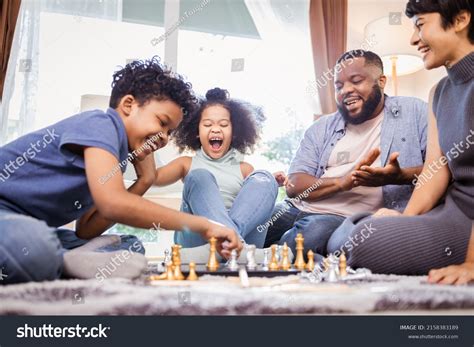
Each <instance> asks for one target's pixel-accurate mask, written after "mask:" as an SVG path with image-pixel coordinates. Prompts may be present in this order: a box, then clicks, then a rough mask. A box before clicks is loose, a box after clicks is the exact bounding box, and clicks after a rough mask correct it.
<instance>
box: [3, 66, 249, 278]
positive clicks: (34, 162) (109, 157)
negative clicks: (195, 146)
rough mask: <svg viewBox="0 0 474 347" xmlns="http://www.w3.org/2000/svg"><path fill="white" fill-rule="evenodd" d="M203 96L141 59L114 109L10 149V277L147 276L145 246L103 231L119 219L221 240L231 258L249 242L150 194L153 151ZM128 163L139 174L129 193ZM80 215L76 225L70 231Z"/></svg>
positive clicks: (6, 152) (6, 183)
mask: <svg viewBox="0 0 474 347" xmlns="http://www.w3.org/2000/svg"><path fill="white" fill-rule="evenodd" d="M196 102H197V100H196V98H195V96H194V94H193V92H192V89H191V85H190V84H189V83H186V82H185V81H184V80H183V79H182V77H181V76H179V75H176V74H173V73H172V72H171V71H170V70H168V69H167V68H165V67H164V66H163V65H161V64H160V62H159V60H158V59H156V58H152V59H150V60H146V61H135V62H132V63H130V64H128V65H127V66H125V67H124V68H123V69H121V70H120V71H117V72H116V73H115V74H114V76H113V82H112V94H111V98H110V107H109V108H108V109H107V111H106V112H103V111H100V110H93V111H87V112H82V113H80V114H77V115H74V116H72V117H69V118H66V119H64V120H62V121H60V122H58V123H56V124H53V125H50V126H48V127H46V128H44V129H40V130H37V131H35V132H32V133H29V134H27V135H24V136H22V137H20V138H18V139H16V140H14V141H12V142H10V143H8V144H7V145H5V146H3V147H1V148H0V168H2V169H3V168H5V169H4V170H3V173H2V176H1V178H0V267H1V268H2V273H4V274H5V275H6V276H7V277H5V278H4V280H3V281H2V282H0V283H18V282H28V281H44V280H54V279H57V278H59V277H60V276H67V277H75V278H92V277H97V272H98V269H100V268H103V267H106V266H107V265H108V264H111V263H112V262H113V263H114V264H115V265H116V266H115V267H114V271H113V272H112V273H111V274H110V276H116V277H127V278H133V277H137V276H138V275H140V273H141V272H142V271H143V270H144V269H146V260H145V257H144V256H143V254H141V253H144V250H143V246H142V244H141V243H140V242H139V241H138V240H137V239H136V238H134V237H131V236H122V237H119V236H116V235H106V236H100V237H99V235H101V234H102V233H103V232H104V231H105V230H107V229H108V228H110V227H111V226H112V225H113V224H114V223H123V224H126V225H130V226H134V227H139V228H152V227H153V226H154V225H160V226H161V227H162V228H165V229H178V230H180V229H188V230H192V231H193V232H196V233H198V234H199V235H200V236H201V237H202V238H204V239H209V238H210V237H216V238H217V239H218V250H219V252H220V253H221V255H223V256H224V257H228V256H229V255H230V250H232V249H234V248H237V249H240V248H241V244H240V240H239V238H238V237H237V235H236V233H235V231H233V230H232V229H230V228H228V227H224V226H222V225H219V224H217V223H215V222H212V221H211V220H209V219H207V218H203V217H197V216H192V215H190V214H185V213H182V212H178V211H175V210H172V209H169V208H166V207H164V206H161V205H158V204H155V203H152V202H150V201H148V200H146V199H144V198H143V197H142V195H143V194H144V193H145V192H146V191H147V190H148V188H149V187H150V186H151V185H152V183H153V182H154V179H155V163H154V159H153V152H154V151H156V150H158V149H160V148H162V147H164V146H165V145H166V144H167V142H168V137H169V136H170V133H171V132H172V131H173V130H174V129H176V128H177V127H178V125H179V123H180V122H181V121H182V119H183V115H186V114H187V113H191V112H193V110H194V108H195V106H196ZM128 161H131V163H132V164H133V166H134V168H135V171H136V173H137V177H138V179H137V181H136V182H135V183H134V184H133V185H132V186H131V187H130V188H128V190H127V189H126V188H125V186H124V182H123V176H122V174H123V173H124V172H125V168H126V166H127V162H128ZM74 220H76V221H77V223H76V231H75V232H74V231H70V230H66V229H61V228H60V227H61V226H62V225H65V224H67V223H69V222H71V221H74ZM124 250H127V251H128V252H127V251H125V253H124ZM120 257H121V259H118V258H120ZM124 259H125V260H124Z"/></svg>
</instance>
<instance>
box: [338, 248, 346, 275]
mask: <svg viewBox="0 0 474 347" xmlns="http://www.w3.org/2000/svg"><path fill="white" fill-rule="evenodd" d="M339 275H340V276H341V277H346V276H347V258H346V254H345V253H344V252H342V254H341V256H340V257H339Z"/></svg>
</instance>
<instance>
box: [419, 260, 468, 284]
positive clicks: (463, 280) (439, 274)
mask: <svg viewBox="0 0 474 347" xmlns="http://www.w3.org/2000/svg"><path fill="white" fill-rule="evenodd" d="M471 281H474V263H464V264H461V265H451V266H448V267H444V268H441V269H435V270H431V271H430V272H429V274H428V282H429V283H439V284H455V285H461V284H467V283H469V282H471Z"/></svg>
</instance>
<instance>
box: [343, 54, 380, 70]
mask: <svg viewBox="0 0 474 347" xmlns="http://www.w3.org/2000/svg"><path fill="white" fill-rule="evenodd" d="M355 58H364V59H365V65H374V66H376V67H378V68H379V69H380V70H381V71H382V74H383V63H382V59H381V58H380V57H379V56H378V55H377V54H375V53H374V52H371V51H365V50H363V49H355V50H352V51H349V52H346V53H344V54H343V55H341V56H340V57H339V59H337V64H341V63H342V62H344V61H347V60H353V59H355Z"/></svg>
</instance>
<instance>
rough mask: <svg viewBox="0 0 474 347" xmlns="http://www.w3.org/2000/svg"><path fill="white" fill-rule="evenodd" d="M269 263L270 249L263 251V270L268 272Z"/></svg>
mask: <svg viewBox="0 0 474 347" xmlns="http://www.w3.org/2000/svg"><path fill="white" fill-rule="evenodd" d="M268 265H269V261H268V248H267V249H264V250H263V263H262V270H263V271H268V270H269V268H268Z"/></svg>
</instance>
